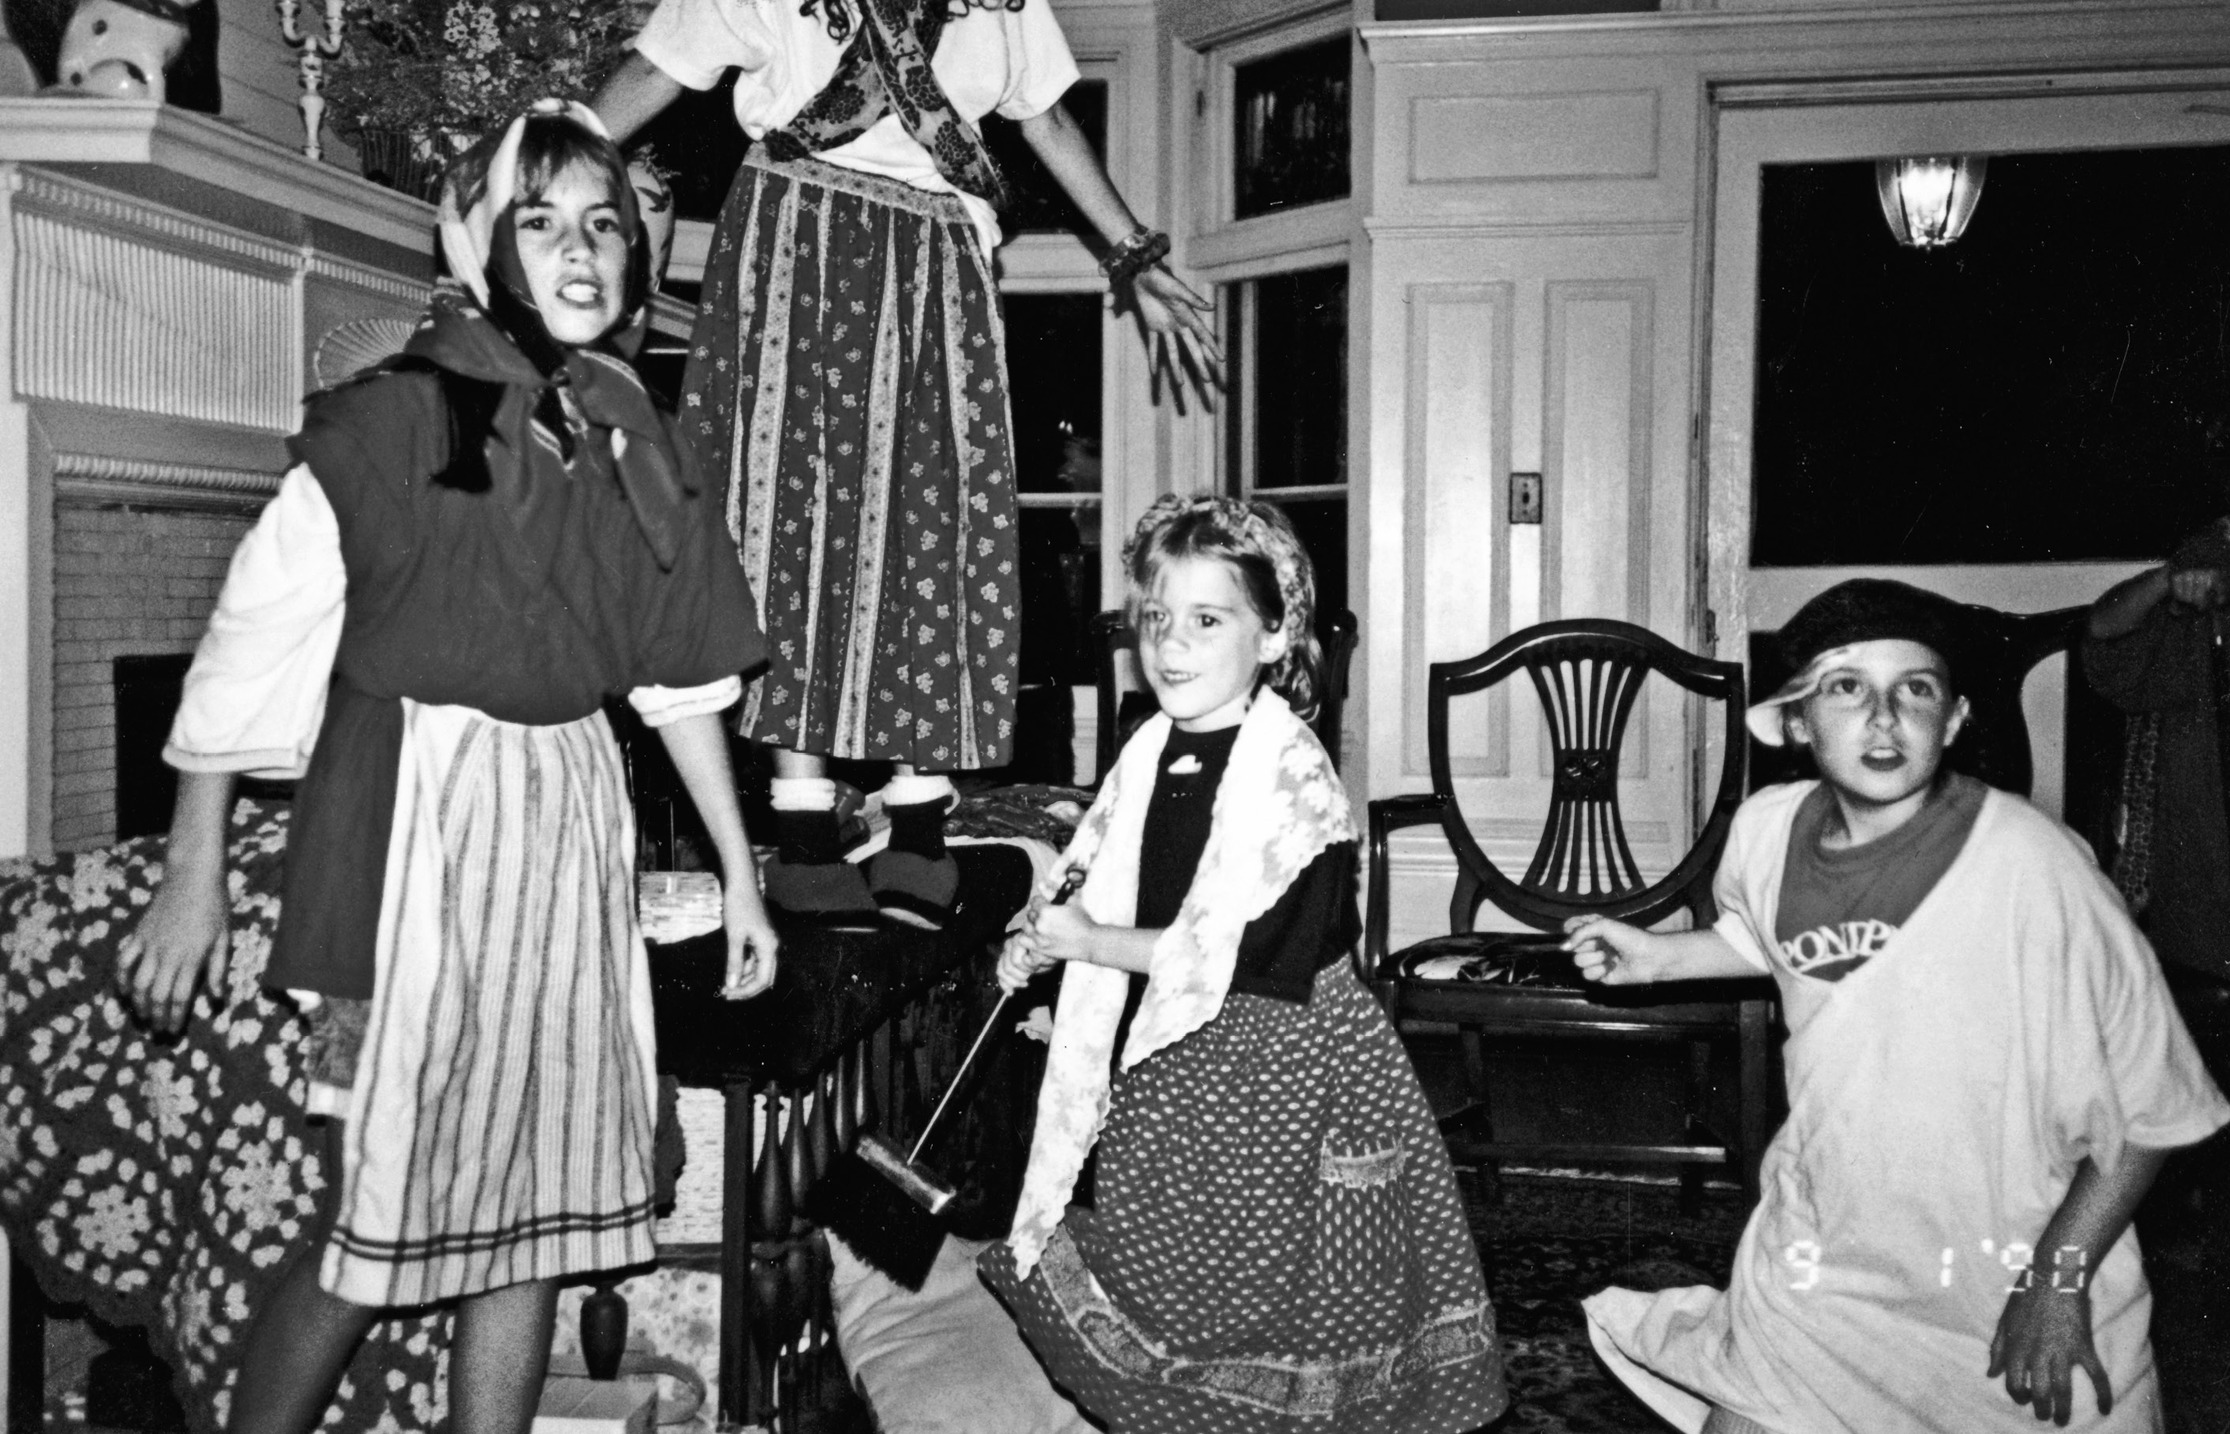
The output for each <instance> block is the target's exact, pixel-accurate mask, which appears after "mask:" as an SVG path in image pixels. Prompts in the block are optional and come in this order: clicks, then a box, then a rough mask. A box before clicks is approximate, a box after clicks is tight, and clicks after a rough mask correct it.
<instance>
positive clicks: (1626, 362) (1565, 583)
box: [1532, 280, 1662, 782]
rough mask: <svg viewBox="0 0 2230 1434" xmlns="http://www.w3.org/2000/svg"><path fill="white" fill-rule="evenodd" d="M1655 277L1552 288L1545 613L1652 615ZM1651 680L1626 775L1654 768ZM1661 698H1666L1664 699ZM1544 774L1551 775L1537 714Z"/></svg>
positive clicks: (1545, 437)
mask: <svg viewBox="0 0 2230 1434" xmlns="http://www.w3.org/2000/svg"><path fill="white" fill-rule="evenodd" d="M1655 302H1656V288H1655V285H1654V284H1652V283H1651V282H1649V281H1648V280H1627V281H1623V282H1609V283H1603V282H1596V281H1590V280H1579V281H1556V282H1552V283H1550V284H1549V285H1548V286H1547V295H1546V308H1547V314H1546V329H1547V339H1548V343H1547V353H1546V356H1545V368H1546V374H1545V378H1544V380H1543V384H1542V392H1543V400H1544V403H1545V408H1546V411H1545V413H1544V414H1543V418H1542V423H1541V433H1542V453H1541V470H1542V482H1543V485H1544V488H1545V489H1546V491H1545V493H1544V494H1543V500H1542V514H1541V520H1542V525H1543V532H1542V536H1541V597H1540V602H1541V609H1540V611H1541V620H1542V621H1544V622H1548V621H1553V620H1555V619H1557V618H1565V617H1606V618H1617V619H1620V620H1623V621H1626V622H1631V623H1637V624H1639V625H1641V626H1643V627H1647V626H1649V625H1650V601H1649V574H1650V542H1649V540H1650V499H1651V493H1650V488H1651V474H1650V461H1649V458H1650V455H1649V444H1650V422H1651V417H1652V407H1653V405H1652V403H1651V369H1652V352H1651V347H1652V346H1651V331H1652V328H1653V324H1654V317H1655ZM1657 685H1659V684H1657V683H1654V682H1652V683H1650V684H1648V685H1647V686H1645V687H1644V688H1643V689H1642V692H1641V694H1640V695H1639V696H1638V697H1637V698H1636V699H1635V704H1634V711H1633V715H1632V719H1631V722H1630V725H1629V726H1628V727H1627V729H1626V745H1625V749H1624V751H1623V752H1622V754H1621V763H1620V774H1621V776H1622V778H1623V779H1624V780H1626V781H1628V782H1637V781H1645V780H1647V779H1648V777H1649V776H1650V771H1649V732H1650V720H1649V717H1650V710H1651V702H1650V695H1651V694H1650V689H1651V688H1653V687H1655V686H1657ZM1660 700H1662V699H1660ZM1532 726H1533V727H1534V729H1535V731H1536V733H1537V734H1538V735H1537V736H1536V739H1535V746H1536V758H1537V764H1538V767H1537V774H1538V775H1539V776H1540V777H1541V778H1542V779H1543V780H1544V781H1545V780H1547V779H1548V778H1549V776H1550V770H1549V748H1548V743H1547V741H1546V740H1545V733H1544V732H1542V729H1541V719H1540V717H1539V715H1538V714H1536V715H1535V717H1534V720H1533V723H1532Z"/></svg>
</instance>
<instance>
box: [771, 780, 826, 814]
mask: <svg viewBox="0 0 2230 1434" xmlns="http://www.w3.org/2000/svg"><path fill="white" fill-rule="evenodd" d="M768 799H769V804H770V805H771V806H773V808H774V809H775V810H776V811H778V812H833V811H835V810H836V783H835V782H834V781H833V780H831V779H830V778H828V777H776V778H775V779H774V781H773V782H772V783H770V784H769V786H768Z"/></svg>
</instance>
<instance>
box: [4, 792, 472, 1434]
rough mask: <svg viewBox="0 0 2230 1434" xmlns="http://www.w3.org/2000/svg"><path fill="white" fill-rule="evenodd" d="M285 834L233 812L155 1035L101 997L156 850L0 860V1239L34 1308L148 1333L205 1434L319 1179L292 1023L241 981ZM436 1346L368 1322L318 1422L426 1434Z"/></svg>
mask: <svg viewBox="0 0 2230 1434" xmlns="http://www.w3.org/2000/svg"><path fill="white" fill-rule="evenodd" d="M286 831H287V816H286V810H285V808H284V807H269V806H263V805H260V804H258V803H256V802H253V801H242V802H241V803H240V804H239V806H238V807H237V808H236V809H235V811H234V814H233V819H232V829H231V853H230V854H231V871H230V877H229V880H230V883H231V895H232V950H231V957H230V962H229V966H228V969H227V971H226V973H225V977H224V979H223V981H222V982H221V983H220V989H219V990H218V991H217V992H215V993H214V994H212V993H210V992H209V991H207V990H204V991H203V992H202V993H201V994H200V995H198V996H197V997H196V998H195V1001H194V1010H193V1017H192V1020H191V1021H190V1023H189V1024H188V1026H187V1029H186V1031H185V1032H184V1034H183V1035H182V1036H180V1037H178V1038H176V1039H174V1040H171V1039H164V1038H162V1037H159V1036H157V1035H155V1034H154V1033H152V1032H150V1031H149V1030H147V1029H146V1028H145V1027H143V1026H142V1025H140V1024H139V1023H138V1022H137V1020H136V1019H135V1018H134V1017H133V1016H132V1015H131V1014H130V1012H129V1011H128V1010H127V1009H126V1008H125V1007H124V1005H123V1004H122V1003H121V1002H120V1001H119V1000H118V999H117V995H116V987H115V976H116V944H117V941H118V940H119V938H121V937H122V936H123V935H124V934H125V933H126V932H128V931H130V930H131V929H132V928H133V926H134V925H136V924H137V922H138V921H139V918H140V915H141V913H142V912H143V911H145V909H146V907H147V903H148V901H149V900H150V899H151V898H152V896H153V894H154V889H155V884H156V883H157V882H158V881H159V880H160V879H161V875H162V854H163V840H162V838H160V837H146V838H141V839H138V840H135V841H128V842H123V843H120V844H118V845H116V846H112V847H106V848H103V849H101V850H98V851H91V852H83V853H79V854H77V855H74V856H62V857H56V858H52V859H48V860H43V861H14V862H5V863H0V972H4V975H0V1227H4V1228H5V1229H6V1231H7V1235H8V1239H9V1242H10V1244H11V1245H12V1246H13V1248H14V1250H15V1252H16V1254H17V1256H18V1257H19V1258H21V1259H23V1260H25V1261H26V1262H27V1263H28V1264H29V1266H30V1268H31V1270H32V1272H33V1273H34V1274H35V1275H36V1276H37V1278H38V1281H39V1285H40V1288H41V1289H42V1290H43V1291H44V1292H45V1293H46V1295H47V1297H48V1298H49V1299H50V1300H54V1301H57V1302H61V1303H65V1304H72V1305H83V1306H85V1307H87V1308H88V1309H89V1310H90V1311H91V1312H92V1313H93V1314H94V1315H96V1316H97V1317H99V1318H100V1319H103V1320H106V1321H108V1322H110V1323H112V1324H118V1325H136V1326H141V1327H144V1328H145V1329H146V1330H147V1332H148V1336H149V1341H150V1343H151V1344H152V1346H153V1347H154V1350H155V1352H156V1353H157V1354H158V1355H159V1356H161V1357H162V1358H163V1359H164V1360H165V1361H166V1362H167V1363H168V1364H169V1365H170V1368H171V1370H172V1372H173V1376H174V1383H175V1386H176V1391H177V1394H178V1398H179V1403H180V1405H181V1406H182V1407H183V1408H184V1410H185V1413H186V1418H187V1420H188V1422H189V1425H190V1427H191V1428H192V1429H193V1431H194V1434H218V1431H220V1430H221V1429H222V1428H223V1426H224V1423H225V1417H226V1412H227V1410H228V1408H229V1406H230V1403H231V1385H232V1381H233V1379H234V1377H235V1375H236V1374H237V1373H238V1370H239V1364H240V1359H241V1354H242V1347H243V1345H244V1343H245V1341H246V1337H247V1332H248V1326H249V1324H250V1322H251V1321H252V1320H253V1319H254V1317H255V1314H256V1312H257V1311H258V1310H260V1309H261V1308H262V1307H263V1304H264V1301H265V1300H266V1299H267V1298H268V1297H269V1295H270V1293H271V1291H272V1289H273V1288H274V1286H275V1285H276V1284H277V1282H278V1280H279V1278H280V1277H281V1275H282V1273H283V1272H284V1271H285V1269H286V1268H287V1265H288V1262H289V1261H290V1260H292V1259H294V1258H295V1257H297V1256H298V1255H301V1254H303V1253H305V1251H306V1250H307V1248H308V1246H309V1235H310V1229H311V1225H312V1223H313V1221H312V1217H313V1214H314V1211H315V1207H316V1201H317V1198H318V1194H319V1192H320V1191H321V1190H322V1189H323V1188H324V1185H325V1181H326V1179H327V1172H326V1171H325V1170H324V1169H323V1166H322V1162H321V1160H320V1153H321V1150H322V1146H323V1141H322V1139H321V1138H320V1137H318V1136H317V1135H316V1134H315V1133H314V1132H313V1130H312V1128H311V1127H310V1125H309V1123H308V1120H307V1117H305V1115H304V1114H303V1110H302V1101H303V1095H304V1077H303V1034H304V1033H303V1027H302V1022H301V1020H300V1019H299V1017H298V1016H297V1014H296V1013H295V1011H294V1009H293V1008H292V1007H291V1006H290V1005H288V1004H287V1003H286V1002H284V1001H283V1000H275V999H273V998H272V997H271V996H269V995H268V994H266V993H265V992H264V991H263V990H262V988H261V984H260V982H261V978H262V974H263V964H264V960H265V958H266V957H268V956H269V954H270V951H271V936H272V933H273V931H274V930H275V929H276V928H277V924H278V913H279V874H280V868H281V865H282V862H283V858H284V852H285V848H286ZM448 1346H449V1339H448V1317H447V1316H446V1315H435V1314H426V1315H419V1316H415V1317H411V1318H407V1319H398V1320H393V1321H389V1322H386V1323H383V1324H380V1325H377V1326H375V1327H374V1329H373V1332H372V1335H371V1337H370V1338H368V1339H367V1340H366V1341H365V1343H364V1346H363V1347H362V1348H361V1349H359V1350H358V1351H357V1354H356V1358H355V1359H354V1361H353V1362H352V1363H351V1364H350V1365H349V1368H348V1371H347V1373H346V1375H345V1376H344V1377H343V1379H342V1381H341V1385H340V1389H339V1391H338V1392H337V1394H336V1396H335V1399H334V1404H333V1407H332V1409H331V1410H330V1411H329V1412H328V1414H327V1417H326V1420H325V1427H327V1428H345V1429H375V1428H376V1429H378V1430H380V1431H382V1434H389V1431H395V1434H400V1431H407V1430H418V1429H426V1430H431V1429H434V1428H437V1427H439V1426H440V1425H441V1424H443V1423H444V1422H446V1417H447V1398H448V1396H447V1387H446V1366H447V1363H448Z"/></svg>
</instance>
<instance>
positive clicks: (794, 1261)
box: [782, 1239, 820, 1407]
mask: <svg viewBox="0 0 2230 1434" xmlns="http://www.w3.org/2000/svg"><path fill="white" fill-rule="evenodd" d="M818 1243H819V1242H818V1241H816V1240H812V1239H797V1240H793V1241H791V1242H790V1248H789V1249H788V1251H786V1252H785V1253H784V1255H783V1257H782V1284H783V1287H784V1290H785V1292H786V1293H787V1294H788V1296H789V1301H790V1308H789V1313H790V1317H791V1322H790V1323H789V1324H788V1325H786V1326H785V1329H786V1331H787V1332H786V1333H785V1334H784V1335H783V1336H782V1340H783V1343H784V1344H785V1345H786V1346H788V1348H789V1351H790V1368H791V1375H790V1395H791V1397H792V1398H793V1399H795V1398H796V1397H797V1396H798V1394H799V1392H800V1390H801V1387H802V1386H803V1385H804V1384H805V1382H806V1381H805V1379H804V1378H802V1377H801V1376H803V1375H805V1374H807V1373H811V1375H812V1376H813V1378H812V1383H813V1387H814V1388H815V1389H816V1390H818V1389H819V1387H820V1360H819V1359H818V1358H815V1357H813V1356H814V1354H815V1353H816V1351H814V1349H813V1342H812V1340H811V1338H810V1335H811V1334H812V1330H810V1329H809V1328H808V1322H809V1321H810V1319H811V1317H812V1315H813V1309H814V1305H815V1304H816V1303H818V1302H817V1301H816V1300H815V1299H814V1298H813V1255H812V1251H811V1247H812V1246H813V1245H815V1244H818ZM801 1336H802V1337H805V1338H804V1340H803V1342H804V1343H805V1346H806V1348H805V1350H804V1351H803V1352H801V1351H800V1350H799V1349H798V1345H799V1343H800V1341H801ZM793 1407H795V1406H793Z"/></svg>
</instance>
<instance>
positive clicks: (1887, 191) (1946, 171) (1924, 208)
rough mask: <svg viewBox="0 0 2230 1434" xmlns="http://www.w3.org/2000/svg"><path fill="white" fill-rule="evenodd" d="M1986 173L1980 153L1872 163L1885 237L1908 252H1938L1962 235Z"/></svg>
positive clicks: (1987, 165)
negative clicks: (1889, 236) (1886, 230)
mask: <svg viewBox="0 0 2230 1434" xmlns="http://www.w3.org/2000/svg"><path fill="white" fill-rule="evenodd" d="M1989 169H1990V157H1989V156H1988V155H1985V154H1958V155H1950V154H1931V155H1921V156H1916V157H1913V158H1909V159H1883V160H1877V161H1875V164H1874V183H1875V186H1876V187H1877V188H1879V189H1880V191H1881V198H1882V217H1883V218H1884V219H1887V220H1888V221H1889V232H1890V233H1891V234H1893V235H1895V236H1896V239H1897V242H1898V243H1899V244H1902V245H1904V246H1905V247H1906V248H1908V249H1941V248H1942V247H1943V246H1944V245H1946V244H1950V243H1954V242H1956V241H1957V240H1958V238H1959V236H1960V235H1962V234H1964V233H1966V232H1967V221H1968V220H1969V219H1972V218H1973V217H1974V207H1975V202H1976V201H1977V200H1979V199H1981V198H1982V179H1983V176H1984V175H1985V174H1987V173H1988V172H1989Z"/></svg>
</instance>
